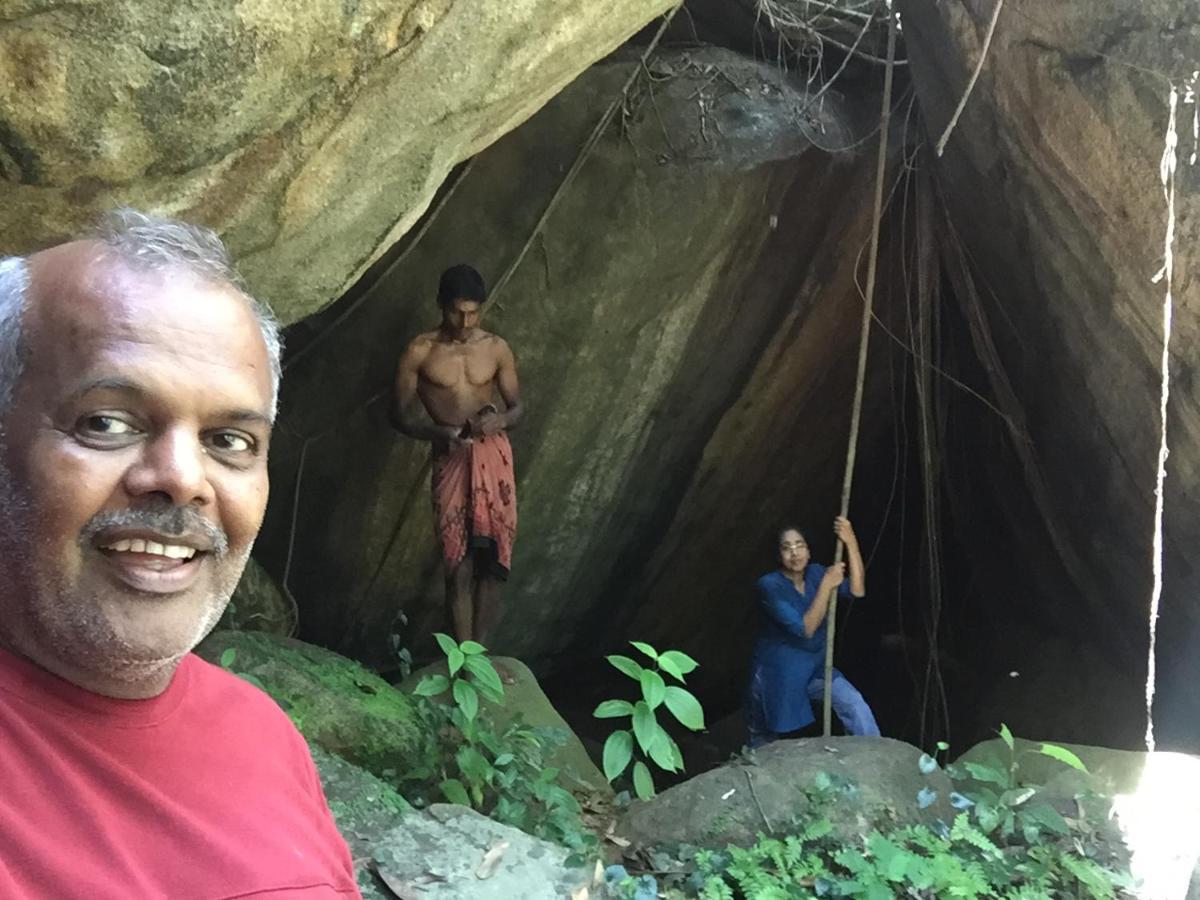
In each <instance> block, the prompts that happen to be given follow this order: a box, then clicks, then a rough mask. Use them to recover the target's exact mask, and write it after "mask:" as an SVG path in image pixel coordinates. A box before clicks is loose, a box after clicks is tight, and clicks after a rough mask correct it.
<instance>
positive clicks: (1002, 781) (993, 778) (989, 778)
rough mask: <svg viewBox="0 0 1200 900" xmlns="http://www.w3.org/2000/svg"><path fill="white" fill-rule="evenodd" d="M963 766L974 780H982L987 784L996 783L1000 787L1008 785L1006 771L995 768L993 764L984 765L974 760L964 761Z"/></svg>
mask: <svg viewBox="0 0 1200 900" xmlns="http://www.w3.org/2000/svg"><path fill="white" fill-rule="evenodd" d="M963 768H964V769H966V770H967V772H968V773H969V774H970V776H971V777H972V778H974V779H975V780H976V781H983V782H986V783H987V784H998V785H999V786H1000V787H1002V788H1007V787H1008V773H1007V772H1004V771H1002V770H1000V769H997V768H996V767H995V766H986V765H984V764H983V763H976V762H964V763H963Z"/></svg>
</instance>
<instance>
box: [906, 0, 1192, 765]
mask: <svg viewBox="0 0 1200 900" xmlns="http://www.w3.org/2000/svg"><path fill="white" fill-rule="evenodd" d="M898 5H899V9H900V11H901V14H902V16H903V22H904V40H905V45H906V51H907V56H908V59H909V61H910V66H909V68H910V70H911V74H912V79H913V82H914V84H915V87H916V92H917V96H918V98H919V100H920V104H921V110H922V116H923V118H924V120H925V126H926V130H927V135H928V139H929V142H930V144H932V143H934V142H936V141H937V139H938V137H939V136H940V135H941V133H942V131H943V130H944V128H945V127H946V125H947V123H948V122H949V121H950V119H951V116H952V113H953V111H954V108H955V106H956V105H957V103H958V101H959V99H960V97H961V96H962V94H963V92H964V90H965V89H966V86H967V82H968V79H969V78H970V75H971V72H972V70H973V69H974V67H975V64H976V61H977V60H978V59H979V57H980V54H981V53H982V52H983V39H984V34H985V32H986V31H987V24H988V20H989V19H990V17H991V13H992V10H993V9H994V8H995V3H994V0H986V2H984V0H980V2H966V3H949V2H940V0H898ZM1195 10H1196V6H1195V3H1194V2H1192V0H1061V2H1055V3H1045V2H1042V0H1007V2H1005V4H1004V6H1003V8H1002V10H1001V12H1000V17H999V21H998V26H997V28H996V31H995V35H994V38H993V40H992V41H991V45H990V47H989V48H988V51H987V57H986V61H985V64H984V66H983V70H982V74H981V76H980V78H979V80H978V83H977V84H976V85H975V88H974V91H973V93H972V94H971V96H970V99H969V101H968V102H967V104H966V107H965V110H964V112H963V114H962V118H961V119H960V120H959V122H958V124H957V127H956V128H955V130H954V132H953V134H952V136H951V137H950V139H949V142H948V144H947V146H946V152H945V155H944V157H942V158H941V159H940V160H936V161H935V163H934V165H935V171H936V176H937V180H938V182H939V183H940V186H941V189H942V193H943V194H944V195H945V197H946V200H947V203H948V206H949V213H950V219H951V222H952V225H953V229H954V231H955V232H956V233H957V235H958V238H959V239H960V240H961V242H962V244H963V245H964V246H965V248H966V251H967V254H968V256H969V258H970V260H971V265H972V270H973V274H974V277H975V280H976V285H977V291H978V297H977V298H976V299H974V300H972V301H971V302H970V305H969V306H964V310H965V313H966V316H967V318H968V319H974V320H975V321H976V323H977V325H979V326H982V327H977V328H976V329H975V332H974V339H975V343H976V349H977V350H980V352H981V356H982V357H983V365H982V366H980V367H979V369H978V370H971V372H970V377H972V378H980V379H990V383H991V388H992V393H993V395H994V396H995V397H996V398H997V402H999V403H1000V404H1001V405H1002V406H1004V412H1005V414H1006V415H1008V416H1009V417H1010V423H1012V424H1015V425H1016V426H1017V427H1018V429H1021V428H1022V427H1023V430H1024V431H1025V432H1026V433H1025V434H1024V435H1022V436H1021V437H1020V438H1019V439H1018V443H1017V444H1016V445H1014V444H1011V443H1009V442H1008V438H1009V436H1010V434H1009V432H1008V430H1007V427H1006V426H1005V424H1004V423H1003V422H1002V420H1001V419H1000V418H998V417H996V416H995V415H994V414H993V413H992V412H991V411H989V410H987V409H986V408H984V407H983V406H982V405H981V404H978V403H976V402H975V401H974V400H973V399H971V398H967V399H964V400H963V401H961V402H957V403H955V404H954V406H953V407H952V408H951V411H950V413H949V414H948V415H949V420H950V421H951V422H953V423H955V424H954V425H953V426H952V427H953V430H954V437H955V440H954V441H953V442H952V447H954V446H958V447H964V448H979V447H985V446H986V447H990V448H991V449H990V451H989V452H987V453H979V452H972V451H968V450H964V451H962V452H959V453H954V452H948V453H947V457H946V459H947V462H946V465H947V478H948V479H949V484H950V485H951V490H949V491H948V494H949V495H950V498H951V502H952V503H953V504H954V507H953V508H954V510H955V518H956V521H957V523H958V529H957V530H958V534H959V536H960V537H961V539H962V543H963V546H964V549H965V551H966V552H967V554H968V556H969V557H970V559H971V561H972V563H973V566H974V569H975V577H974V581H973V583H974V585H975V592H976V596H975V598H974V599H973V600H972V601H971V602H970V603H967V604H957V605H956V606H957V607H958V610H959V611H957V612H952V613H951V615H960V616H963V617H964V618H968V619H969V623H968V622H964V623H963V626H962V628H963V629H964V631H965V629H966V628H968V627H969V628H970V633H972V634H975V635H977V638H976V639H975V646H974V653H973V655H974V662H975V669H976V673H977V675H978V677H980V678H982V679H988V678H991V679H997V680H999V679H1003V678H1005V677H1007V673H1008V672H1009V670H1019V671H1023V670H1024V669H1025V668H1026V664H1027V663H1029V662H1031V657H1032V656H1033V655H1035V654H1039V653H1042V652H1043V649H1042V648H1045V649H1044V652H1046V653H1057V652H1059V651H1058V650H1057V649H1055V648H1056V647H1058V646H1060V645H1061V641H1059V640H1051V641H1049V642H1046V638H1047V636H1048V635H1050V636H1053V637H1056V638H1060V639H1061V638H1064V637H1066V638H1067V639H1068V640H1070V639H1071V637H1072V636H1077V635H1085V636H1086V637H1084V638H1082V639H1083V640H1086V641H1087V642H1088V643H1090V644H1092V646H1093V647H1094V648H1095V652H1094V653H1092V654H1091V656H1092V658H1093V659H1098V660H1103V661H1104V662H1102V663H1092V662H1088V663H1082V662H1078V661H1076V660H1072V661H1071V665H1073V666H1075V667H1076V668H1077V669H1079V670H1080V672H1081V673H1082V675H1083V677H1081V678H1079V679H1078V680H1077V683H1078V684H1079V685H1081V688H1080V690H1073V691H1071V693H1069V694H1068V693H1064V691H1063V690H1062V687H1061V686H1060V685H1059V684H1058V683H1052V682H1050V681H1048V680H1047V681H1044V682H1043V684H1042V688H1043V689H1044V691H1048V692H1052V693H1053V695H1054V700H1053V702H1045V701H1046V699H1047V698H1046V694H1045V693H1043V692H1042V691H1040V690H1034V689H1032V688H1031V689H1030V690H1029V693H1028V696H1027V698H1026V702H1025V704H1024V706H1023V711H1024V713H1025V714H1026V715H1025V723H1026V724H1025V725H1024V726H1023V727H1024V728H1025V729H1026V730H1034V731H1036V732H1037V733H1041V734H1047V735H1050V736H1055V737H1057V736H1060V735H1059V733H1058V732H1057V730H1056V729H1057V727H1058V724H1059V723H1058V719H1059V712H1058V709H1059V707H1063V708H1067V709H1070V708H1073V707H1076V706H1079V705H1082V704H1085V703H1087V701H1088V694H1089V693H1091V694H1092V695H1096V689H1095V688H1094V687H1091V686H1090V685H1091V684H1092V682H1093V681H1094V679H1092V678H1090V677H1089V675H1090V673H1092V672H1096V673H1097V675H1099V674H1100V671H1101V670H1100V669H1099V668H1097V666H1098V665H1103V666H1104V667H1105V668H1106V669H1107V668H1111V669H1112V670H1114V671H1115V672H1118V673H1120V674H1121V675H1122V676H1123V677H1124V679H1125V680H1126V681H1127V682H1132V683H1133V684H1134V685H1135V686H1137V685H1140V684H1141V683H1142V681H1143V680H1144V675H1145V673H1146V659H1147V642H1148V632H1149V622H1148V621H1147V606H1148V603H1149V599H1150V594H1151V583H1152V573H1151V556H1152V536H1153V521H1154V503H1155V496H1154V488H1155V473H1156V468H1157V461H1158V449H1159V425H1160V423H1159V389H1160V357H1161V354H1162V340H1163V325H1162V306H1163V299H1164V295H1165V290H1166V286H1165V285H1164V284H1163V283H1161V282H1159V283H1154V282H1153V281H1152V279H1153V277H1154V275H1155V273H1156V272H1158V271H1159V269H1160V268H1161V267H1162V265H1163V262H1164V258H1165V252H1164V238H1165V235H1166V231H1167V208H1166V200H1165V198H1164V195H1163V188H1162V185H1161V184H1160V182H1159V164H1160V160H1161V158H1162V156H1163V150H1164V138H1165V134H1166V131H1167V124H1168V99H1169V94H1170V91H1171V86H1172V84H1174V86H1175V88H1176V89H1178V90H1179V92H1180V93H1179V103H1180V106H1179V122H1178V128H1179V134H1180V147H1179V168H1178V177H1177V183H1176V197H1175V206H1176V208H1175V215H1176V229H1177V230H1176V235H1175V246H1174V270H1175V284H1174V295H1175V317H1174V337H1173V341H1172V345H1171V363H1172V367H1173V370H1174V380H1173V384H1172V390H1171V401H1170V409H1169V428H1170V443H1171V446H1172V450H1171V454H1170V458H1169V460H1168V475H1169V477H1168V478H1167V480H1166V496H1165V510H1166V522H1165V572H1164V574H1165V590H1164V593H1163V599H1162V609H1161V619H1160V620H1159V621H1158V623H1157V628H1158V640H1159V646H1158V653H1159V659H1158V682H1159V683H1158V699H1157V702H1156V707H1155V709H1156V714H1157V718H1158V720H1159V721H1158V725H1159V736H1160V738H1161V739H1162V740H1163V741H1165V742H1166V745H1168V746H1169V745H1174V746H1178V747H1191V748H1195V747H1200V693H1198V692H1197V691H1195V689H1194V685H1195V684H1196V681H1197V679H1198V678H1200V656H1197V654H1196V653H1195V652H1194V648H1195V646H1196V644H1197V641H1198V640H1200V605H1198V604H1197V603H1196V602H1195V598H1196V597H1197V596H1198V595H1200V567H1197V565H1196V562H1195V558H1194V552H1193V551H1194V547H1195V546H1196V545H1197V542H1198V541H1200V518H1197V517H1196V516H1195V515H1194V510H1195V508H1196V506H1197V502H1198V501H1200V379H1197V377H1196V354H1195V347H1196V346H1197V344H1198V342H1200V281H1198V280H1197V279H1196V277H1195V271H1196V265H1197V261H1198V259H1200V257H1198V256H1197V253H1198V250H1197V248H1198V247H1200V241H1198V238H1200V168H1197V167H1196V166H1195V165H1193V164H1191V162H1190V157H1191V155H1192V153H1193V151H1194V149H1195V147H1194V142H1195V139H1194V137H1193V133H1192V132H1193V129H1192V119H1193V115H1194V112H1195V106H1194V105H1193V104H1194V99H1191V95H1190V94H1189V93H1188V89H1187V88H1186V87H1185V83H1186V82H1189V81H1191V79H1193V77H1194V76H1193V72H1194V70H1195V69H1196V66H1197V61H1198V60H1200V19H1197V17H1196V14H1195ZM944 243H945V244H946V246H947V247H949V246H950V245H951V243H952V241H951V239H950V237H949V236H948V237H947V239H946V241H945V242H944ZM956 290H958V291H959V292H960V294H961V285H960V286H958V287H956ZM959 299H960V301H964V302H965V301H966V300H967V298H966V297H964V296H960V297H959ZM970 339H971V338H969V337H965V336H964V338H963V341H964V342H965V341H969V340H970ZM989 343H990V344H991V345H992V346H993V347H994V353H992V352H991V351H988V350H986V349H985V345H987V344H989ZM1009 395H1011V396H1012V397H1013V398H1015V400H1016V403H1015V404H1006V402H1005V398H1006V396H1009ZM989 636H991V637H989ZM1105 683H1108V682H1107V678H1106V680H1105ZM1083 686H1087V687H1083ZM1102 696H1104V697H1105V701H1106V702H1104V704H1103V706H1102V707H1101V708H1100V711H1099V714H1098V715H1097V716H1095V717H1094V719H1093V723H1092V726H1091V729H1092V730H1091V739H1092V740H1098V739H1100V738H1101V737H1103V736H1109V737H1111V739H1112V740H1114V741H1118V742H1120V743H1122V744H1127V745H1129V746H1134V745H1136V741H1137V739H1138V738H1139V737H1140V735H1141V733H1142V731H1143V729H1144V724H1145V723H1144V710H1143V709H1142V707H1141V704H1142V702H1143V700H1142V692H1141V691H1140V690H1137V689H1135V690H1129V691H1120V692H1116V693H1114V692H1111V691H1108V690H1105V691H1104V693H1103V695H1102ZM979 712H980V714H981V716H982V717H983V718H984V720H985V721H986V720H987V719H991V721H992V723H993V724H994V722H995V721H997V720H999V718H1000V717H1001V716H1004V715H1008V714H1009V712H1010V710H1000V709H995V708H989V709H981V710H979ZM1075 736H1076V737H1077V738H1081V737H1084V736H1085V735H1083V734H1077V735H1075Z"/></svg>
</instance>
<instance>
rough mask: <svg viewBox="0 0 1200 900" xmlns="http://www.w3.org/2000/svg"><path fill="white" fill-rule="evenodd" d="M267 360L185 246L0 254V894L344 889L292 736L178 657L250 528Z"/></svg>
mask: <svg viewBox="0 0 1200 900" xmlns="http://www.w3.org/2000/svg"><path fill="white" fill-rule="evenodd" d="M279 352H280V349H279V338H278V331H277V326H276V324H275V323H274V321H273V319H272V318H271V317H270V314H269V313H267V312H266V310H265V309H264V308H262V307H261V306H259V305H258V304H257V303H256V302H255V301H254V300H252V299H251V298H250V297H249V296H248V295H247V294H246V293H245V292H244V291H243V289H242V288H241V287H240V286H239V284H238V281H237V277H236V275H235V273H234V271H233V268H232V266H231V264H230V261H229V257H228V255H227V253H226V251H225V249H224V247H223V246H222V245H221V243H220V241H219V240H218V239H217V238H216V236H215V235H214V234H212V233H211V232H208V231H206V230H204V229H200V228H196V227H193V226H189V225H185V224H183V223H180V222H174V221H170V220H164V219H157V218H153V217H149V216H144V215H142V214H139V213H134V212H131V211H122V212H120V213H116V214H114V215H113V216H111V217H110V218H109V219H108V220H107V221H106V222H105V224H104V225H103V226H102V228H101V230H100V231H99V233H98V234H97V235H96V236H95V237H93V238H91V239H87V240H82V241H75V242H72V243H68V244H63V245H61V246H58V247H54V248H51V249H49V250H46V251H43V252H41V253H37V254H35V255H33V256H32V257H30V258H28V259H21V258H9V259H4V260H0V784H3V790H0V896H3V897H5V898H32V897H39V898H40V897H46V898H73V897H80V898H83V897H86V898H89V900H97V898H99V900H103V898H114V900H115V898H122V900H124V898H160V897H161V898H212V900H216V898H235V897H248V896H254V897H256V898H263V897H288V898H331V897H355V896H358V893H357V889H356V887H355V884H354V873H353V866H352V863H351V861H350V857H349V853H348V852H347V850H346V846H345V843H344V842H343V841H342V839H341V837H340V836H339V835H338V833H337V830H336V827H335V826H334V823H333V820H332V818H331V816H330V814H329V809H328V807H327V805H326V803H325V799H324V795H323V794H322V791H321V787H320V782H319V780H318V777H317V774H316V770H315V768H314V766H313V763H312V758H311V756H310V755H309V753H308V748H307V746H306V745H305V743H304V740H303V738H301V737H300V735H299V733H298V732H297V731H296V730H295V728H294V727H293V726H292V725H291V723H290V722H289V721H288V719H287V717H286V716H285V715H284V714H283V713H282V711H281V710H280V709H279V708H278V707H277V706H276V705H275V704H274V703H273V702H272V701H271V700H270V699H269V698H268V697H267V696H266V695H264V694H262V693H261V692H260V691H258V690H256V689H254V688H252V687H250V686H249V685H247V684H246V683H244V682H242V681H241V680H240V679H238V678H236V677H234V676H232V675H230V674H229V673H226V672H224V671H222V670H220V669H217V668H215V667H213V666H210V665H208V664H207V663H205V662H203V661H201V660H200V659H199V658H198V657H196V656H194V655H192V654H191V650H192V648H193V647H194V646H195V645H196V644H197V643H198V642H199V641H200V640H201V639H202V638H203V637H204V636H205V635H206V634H207V633H208V632H209V631H210V630H211V629H212V627H213V626H214V625H215V624H216V622H217V620H218V619H219V618H220V616H221V613H222V611H223V610H224V608H225V605H226V604H227V603H228V600H229V596H230V594H231V593H232V591H233V588H234V586H235V585H236V584H237V581H238V579H239V577H240V575H241V572H242V568H243V567H244V565H245V563H246V559H247V557H248V556H249V554H250V548H251V546H252V545H253V543H254V538H255V536H256V535H257V533H258V529H259V526H260V525H261V523H262V517H263V512H264V509H265V507H266V502H267V487H268V485H267V448H268V444H269V441H270V435H271V426H272V422H273V420H274V416H275V402H276V397H277V393H278V386H279V373H280V368H279Z"/></svg>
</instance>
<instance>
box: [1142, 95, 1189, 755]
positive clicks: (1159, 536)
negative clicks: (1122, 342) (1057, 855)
mask: <svg viewBox="0 0 1200 900" xmlns="http://www.w3.org/2000/svg"><path fill="white" fill-rule="evenodd" d="M1169 104H1170V118H1169V120H1168V122H1167V134H1166V137H1165V139H1164V146H1163V155H1162V161H1161V162H1160V163H1159V169H1158V171H1159V178H1160V180H1161V181H1162V186H1163V196H1164V197H1165V198H1166V201H1167V234H1166V238H1165V241H1164V245H1163V267H1162V268H1161V269H1160V270H1159V271H1158V274H1156V275H1155V276H1154V278H1153V282H1154V283H1155V284H1158V283H1159V282H1160V281H1165V282H1166V296H1165V297H1164V298H1163V349H1162V388H1161V392H1160V397H1159V416H1160V417H1161V419H1162V432H1161V438H1160V442H1159V446H1158V472H1157V476H1156V479H1155V486H1154V551H1153V568H1154V589H1153V591H1152V592H1151V595H1150V651H1149V659H1148V662H1147V666H1146V749H1147V750H1153V749H1154V690H1155V677H1156V671H1155V666H1156V659H1155V657H1156V651H1157V644H1158V610H1159V606H1160V604H1161V601H1162V588H1163V487H1164V482H1165V481H1166V477H1167V455H1168V453H1169V450H1168V448H1167V401H1168V399H1169V398H1170V394H1171V355H1170V347H1171V317H1172V314H1173V312H1174V298H1173V297H1172V296H1171V289H1172V286H1173V284H1172V279H1173V276H1174V269H1175V160H1176V148H1177V147H1178V144H1179V133H1178V131H1177V130H1176V127H1175V112H1176V109H1177V107H1178V105H1179V92H1178V91H1177V90H1176V89H1175V86H1174V85H1171V96H1170V100H1169ZM1193 158H1194V156H1193Z"/></svg>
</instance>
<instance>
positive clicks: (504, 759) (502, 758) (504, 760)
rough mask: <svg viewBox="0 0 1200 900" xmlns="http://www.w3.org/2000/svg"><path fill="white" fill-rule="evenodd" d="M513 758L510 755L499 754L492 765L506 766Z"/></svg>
mask: <svg viewBox="0 0 1200 900" xmlns="http://www.w3.org/2000/svg"><path fill="white" fill-rule="evenodd" d="M513 759H515V757H514V756H513V755H512V754H511V753H501V754H500V755H499V756H497V757H496V761H495V762H494V763H493V764H492V765H495V766H507V765H508V764H509V763H510V762H512V761H513Z"/></svg>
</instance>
